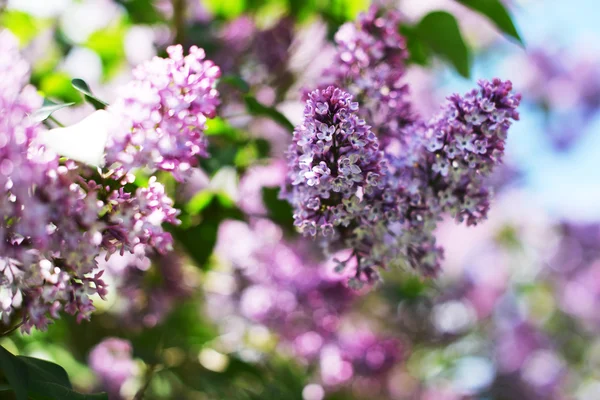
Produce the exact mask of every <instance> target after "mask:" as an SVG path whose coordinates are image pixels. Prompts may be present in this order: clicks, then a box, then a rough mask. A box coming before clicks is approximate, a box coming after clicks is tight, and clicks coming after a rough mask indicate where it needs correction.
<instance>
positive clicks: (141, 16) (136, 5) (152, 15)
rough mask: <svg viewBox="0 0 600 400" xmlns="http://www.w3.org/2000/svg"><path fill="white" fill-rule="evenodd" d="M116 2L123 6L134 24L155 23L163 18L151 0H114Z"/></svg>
mask: <svg viewBox="0 0 600 400" xmlns="http://www.w3.org/2000/svg"><path fill="white" fill-rule="evenodd" d="M116 2H117V3H119V4H121V5H122V6H123V7H125V9H126V10H127V15H129V18H131V22H133V23H134V24H155V23H157V22H163V20H164V18H162V16H161V14H160V13H159V12H158V11H157V10H156V8H155V7H154V3H155V2H154V1H152V0H116Z"/></svg>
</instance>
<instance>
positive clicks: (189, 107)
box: [106, 45, 221, 180]
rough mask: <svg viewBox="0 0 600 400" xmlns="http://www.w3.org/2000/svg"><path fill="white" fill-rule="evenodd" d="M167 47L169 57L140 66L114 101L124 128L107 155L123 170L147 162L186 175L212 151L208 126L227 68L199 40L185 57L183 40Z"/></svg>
mask: <svg viewBox="0 0 600 400" xmlns="http://www.w3.org/2000/svg"><path fill="white" fill-rule="evenodd" d="M167 52H168V53H169V58H160V57H155V58H154V59H153V60H151V61H149V62H146V63H144V64H142V65H140V66H138V67H137V68H136V69H135V70H134V71H133V76H134V79H133V81H131V82H130V83H129V84H128V85H126V86H125V87H124V88H123V90H122V93H121V95H120V97H119V98H118V99H117V100H116V101H115V103H114V105H112V106H111V109H112V111H113V112H114V113H115V114H116V115H117V116H118V117H119V121H120V124H119V125H120V128H119V130H118V131H115V132H114V133H113V134H112V136H111V137H110V138H109V143H108V146H107V156H106V157H107V161H108V164H109V165H110V164H113V163H114V165H113V168H115V169H117V170H119V169H122V170H123V171H122V172H128V171H129V170H131V169H132V168H141V167H147V168H150V169H151V170H155V169H162V170H165V171H170V172H171V173H173V176H174V177H175V178H176V179H178V180H182V179H183V178H184V177H185V176H186V173H187V172H188V171H189V170H190V168H191V167H192V166H195V165H196V164H197V162H198V157H206V156H207V153H206V146H207V143H206V138H205V136H204V134H203V131H204V129H205V127H206V120H207V119H208V118H213V117H214V116H215V113H216V107H217V106H218V105H219V93H218V91H217V90H216V89H215V83H216V80H217V79H218V78H219V77H220V75H221V71H220V69H219V67H218V66H216V65H215V64H214V63H213V62H212V61H209V60H205V53H204V50H202V49H200V48H198V47H196V46H192V47H191V48H190V53H189V55H187V56H185V57H184V55H183V48H182V47H181V46H180V45H176V46H171V47H169V48H168V49H167Z"/></svg>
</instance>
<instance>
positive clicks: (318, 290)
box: [208, 219, 402, 389]
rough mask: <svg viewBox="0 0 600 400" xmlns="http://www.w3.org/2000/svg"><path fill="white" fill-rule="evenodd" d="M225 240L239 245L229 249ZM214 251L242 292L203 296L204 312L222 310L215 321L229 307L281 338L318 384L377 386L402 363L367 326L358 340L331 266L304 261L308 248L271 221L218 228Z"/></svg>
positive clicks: (347, 296) (393, 346)
mask: <svg viewBox="0 0 600 400" xmlns="http://www.w3.org/2000/svg"><path fill="white" fill-rule="evenodd" d="M259 232H260V234H258V233H259ZM232 240H236V241H238V243H243V245H242V246H238V247H236V248H235V249H234V251H232V248H231V246H230V243H231V241H232ZM216 252H217V255H218V256H219V258H220V259H221V260H226V261H228V262H230V263H231V265H232V266H233V271H234V272H235V273H236V275H237V286H238V287H241V288H242V290H241V292H240V293H239V295H238V294H234V292H230V293H229V294H228V295H227V297H226V298H223V297H222V296H217V295H214V298H211V297H212V296H211V297H209V300H208V305H209V307H210V305H211V304H212V303H213V302H215V303H218V304H220V305H221V306H220V309H221V311H220V312H219V314H218V316H216V317H217V318H224V317H226V315H223V312H222V311H223V309H225V308H226V307H225V304H226V303H227V301H229V302H231V303H233V310H232V311H233V312H235V313H239V314H242V315H243V316H245V317H246V318H247V319H248V320H250V321H252V322H253V323H259V324H263V325H264V326H266V327H268V328H269V329H270V330H272V331H273V332H274V333H276V334H277V335H278V336H279V337H280V344H281V345H282V346H284V347H287V348H289V349H291V351H292V352H293V353H294V354H295V355H296V356H298V357H299V358H300V359H303V360H306V361H307V362H311V363H314V364H318V365H320V373H321V380H322V381H323V383H324V384H325V385H327V386H329V387H331V386H337V385H342V384H346V383H348V382H349V381H350V378H352V377H362V378H364V379H368V380H369V381H372V382H375V381H377V382H380V383H383V381H385V379H386V377H387V376H388V373H389V371H390V370H391V369H392V367H393V366H394V365H396V364H397V363H398V362H400V360H401V359H402V352H401V350H402V346H401V343H400V342H399V341H398V340H395V339H391V338H387V337H382V336H380V335H378V334H375V333H373V332H371V330H370V329H368V328H367V327H364V328H361V334H359V335H357V334H356V331H355V330H354V329H353V328H350V327H349V326H348V324H350V323H351V322H350V321H351V320H352V317H351V313H350V312H351V306H352V303H354V301H355V300H356V298H357V293H356V292H355V291H354V290H351V289H350V288H348V286H347V284H346V282H345V278H344V277H343V276H341V275H340V274H338V273H335V272H333V266H334V263H333V262H331V261H330V262H326V263H321V262H319V261H315V260H314V259H311V258H310V257H309V254H314V249H313V248H312V247H310V246H308V247H307V243H302V242H299V243H289V242H286V241H285V240H284V239H283V236H282V231H281V229H280V228H278V227H277V226H276V225H274V224H273V223H272V222H270V221H268V220H263V219H258V220H255V221H253V222H252V223H251V224H250V225H248V224H246V223H243V222H237V221H226V222H224V223H223V224H222V225H221V227H220V229H219V239H218V244H217V251H216ZM353 322H357V321H353ZM363 322H366V321H363ZM380 389H381V387H380Z"/></svg>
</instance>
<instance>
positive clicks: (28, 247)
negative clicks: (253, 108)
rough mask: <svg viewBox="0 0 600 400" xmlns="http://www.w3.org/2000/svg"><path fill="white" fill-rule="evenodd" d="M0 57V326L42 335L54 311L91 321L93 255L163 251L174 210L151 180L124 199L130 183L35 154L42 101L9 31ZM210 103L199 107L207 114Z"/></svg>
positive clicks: (100, 290) (95, 284) (97, 280)
mask: <svg viewBox="0 0 600 400" xmlns="http://www.w3.org/2000/svg"><path fill="white" fill-rule="evenodd" d="M0 50H2V52H3V53H4V54H6V55H7V58H3V60H7V61H6V62H0V82H1V83H0V85H2V87H1V89H2V90H0V112H1V113H2V115H3V118H2V119H1V120H0V187H2V188H3V190H4V192H3V194H2V196H0V209H1V210H2V214H3V215H4V220H3V223H2V224H1V225H0V250H1V252H0V253H1V254H2V257H1V258H0V278H1V279H0V313H1V319H2V324H3V325H5V326H8V327H10V326H12V325H15V324H17V323H19V322H20V323H21V324H22V328H21V329H22V330H23V331H24V332H29V331H30V330H31V329H32V328H33V327H35V328H38V329H45V328H46V327H47V325H48V324H49V323H50V322H51V321H52V320H53V319H56V318H58V317H59V312H60V311H61V310H64V311H66V312H67V313H70V314H72V315H75V316H76V317H77V321H81V320H82V319H89V317H90V314H91V312H92V311H93V310H94V305H93V301H92V299H91V297H92V296H93V295H95V294H97V295H99V296H100V297H101V298H104V296H105V294H106V293H107V289H106V283H105V282H104V281H103V280H102V279H101V278H102V274H103V272H104V271H103V270H101V269H99V268H98V267H97V257H98V256H99V255H100V253H102V252H105V253H106V254H107V257H109V256H110V255H111V254H112V253H114V252H116V251H119V252H120V253H121V254H123V253H124V252H125V251H128V252H134V251H135V248H136V247H138V246H140V245H150V246H152V247H154V248H155V250H156V251H158V252H163V253H164V252H165V251H167V250H169V249H170V246H171V242H172V238H171V236H170V234H168V233H166V232H165V231H164V230H163V228H162V224H163V223H165V222H169V223H173V224H174V223H177V222H178V221H177V219H176V217H177V214H178V211H177V210H176V209H174V208H173V202H172V200H171V199H169V198H168V196H167V195H166V194H165V189H164V187H163V185H162V184H160V183H158V182H157V181H156V178H154V177H151V178H150V180H149V185H148V187H140V188H138V189H137V191H136V192H135V193H134V194H132V193H129V192H127V191H126V190H125V187H124V186H122V185H125V184H126V183H131V182H132V181H131V178H132V176H130V175H127V176H126V177H125V178H126V179H122V180H121V182H119V183H117V182H116V181H115V180H113V179H109V178H110V177H111V176H112V177H114V171H113V172H112V173H109V174H106V175H104V176H100V177H98V176H97V175H98V174H97V172H95V171H94V170H92V169H91V168H89V167H87V166H85V165H82V164H79V163H76V162H75V161H73V160H68V159H67V160H65V161H62V160H60V159H59V157H58V155H57V154H55V153H54V152H52V151H51V150H49V149H47V148H45V147H44V146H42V145H41V144H40V143H41V140H40V136H41V134H42V133H44V128H43V126H42V125H40V124H38V123H35V122H34V121H33V120H32V119H30V118H29V115H30V114H31V113H32V112H33V111H34V110H35V109H36V108H38V107H40V106H41V104H42V101H41V100H42V99H41V98H40V97H39V96H38V95H37V94H36V93H35V90H34V89H33V88H32V87H30V86H27V85H26V84H27V81H28V79H29V66H28V65H27V63H26V62H25V61H24V60H23V59H22V58H21V56H20V54H19V52H18V45H17V40H16V39H15V38H14V37H13V36H12V35H10V34H9V33H8V32H7V31H2V32H0ZM8 61H10V62H8ZM153 77H154V78H155V79H158V75H154V76H153ZM167 80H168V79H167ZM140 85H142V84H141V83H140ZM181 94H182V93H181ZM181 94H180V95H181ZM171 100H173V101H174V99H173V98H172V99H171ZM209 103H211V104H209V105H199V107H201V108H202V107H206V108H204V110H205V111H206V112H207V114H211V113H212V112H214V105H213V104H212V102H211V101H209ZM180 116H181V115H180ZM113 150H114V149H113ZM119 185H121V186H119ZM115 186H117V187H115Z"/></svg>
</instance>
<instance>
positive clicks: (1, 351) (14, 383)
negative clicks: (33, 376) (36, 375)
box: [0, 346, 29, 400]
mask: <svg viewBox="0 0 600 400" xmlns="http://www.w3.org/2000/svg"><path fill="white" fill-rule="evenodd" d="M0 370H2V373H3V374H4V377H5V378H6V380H7V381H8V383H9V384H10V387H11V388H12V389H13V390H14V392H15V396H16V399H17V400H27V383H28V380H29V375H28V370H27V365H26V364H25V363H24V362H23V361H22V360H20V359H18V358H17V357H16V356H14V355H13V354H11V353H10V352H9V351H8V350H6V349H5V348H4V347H2V346H0Z"/></svg>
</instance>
